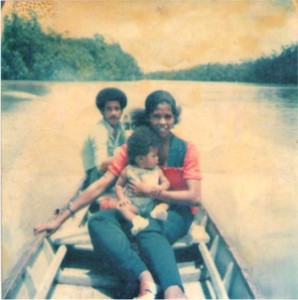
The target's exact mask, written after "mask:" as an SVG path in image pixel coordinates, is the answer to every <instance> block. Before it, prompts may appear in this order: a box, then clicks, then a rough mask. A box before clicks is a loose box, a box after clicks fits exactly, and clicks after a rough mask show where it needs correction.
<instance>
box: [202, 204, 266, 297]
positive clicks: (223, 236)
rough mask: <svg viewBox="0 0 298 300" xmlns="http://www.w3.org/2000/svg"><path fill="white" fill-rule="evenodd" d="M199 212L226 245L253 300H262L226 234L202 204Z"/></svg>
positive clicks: (261, 295) (258, 288) (254, 282)
mask: <svg viewBox="0 0 298 300" xmlns="http://www.w3.org/2000/svg"><path fill="white" fill-rule="evenodd" d="M200 210H203V211H204V214H205V215H206V216H207V217H208V220H209V222H211V223H212V224H213V226H214V228H215V230H216V231H217V232H218V234H219V236H220V238H221V239H222V241H223V242H224V243H225V245H226V249H227V250H228V251H229V252H230V253H231V256H232V257H233V259H234V260H235V263H236V264H237V266H238V269H239V272H240V273H241V275H242V276H243V278H244V282H245V284H246V285H247V287H248V290H250V292H251V293H252V296H253V297H254V298H255V299H264V298H265V297H264V295H263V293H262V291H261V288H260V286H259V285H258V284H257V283H256V281H255V280H254V279H253V278H252V276H251V274H250V273H249V272H248V271H247V270H246V268H244V267H243V266H244V265H245V264H244V261H243V259H242V258H241V256H240V254H239V252H238V251H237V250H236V249H235V247H233V246H231V244H232V243H231V241H230V239H229V238H228V237H227V236H226V234H225V233H224V232H223V230H221V229H219V228H218V226H217V225H216V222H214V219H215V218H214V216H212V215H211V214H210V212H208V211H207V209H206V208H205V206H204V205H203V204H202V205H200Z"/></svg>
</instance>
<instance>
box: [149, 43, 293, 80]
mask: <svg viewBox="0 0 298 300" xmlns="http://www.w3.org/2000/svg"><path fill="white" fill-rule="evenodd" d="M297 74H298V45H297V44H295V45H290V46H287V47H283V49H282V51H281V53H280V54H276V53H274V54H272V55H271V56H267V57H260V58H258V59H256V60H251V61H245V62H242V63H233V64H219V63H210V64H204V65H199V66H195V67H193V68H191V69H187V70H179V71H175V72H173V71H170V72H154V73H150V74H147V75H146V78H148V79H167V80H198V81H234V82H253V83H283V84H295V83H296V84H297V83H298V79H297Z"/></svg>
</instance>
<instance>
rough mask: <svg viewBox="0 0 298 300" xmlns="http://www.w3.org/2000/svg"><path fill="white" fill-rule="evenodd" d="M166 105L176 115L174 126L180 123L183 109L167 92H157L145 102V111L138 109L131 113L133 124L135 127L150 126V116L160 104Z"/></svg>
mask: <svg viewBox="0 0 298 300" xmlns="http://www.w3.org/2000/svg"><path fill="white" fill-rule="evenodd" d="M162 103H166V104H168V105H169V106H170V107H171V110H172V113H173V115H174V124H177V123H178V122H179V117H180V113H181V108H180V107H177V105H176V101H175V99H174V97H173V96H172V95H171V94H170V93H169V92H167V91H163V90H157V91H154V92H152V93H151V94H149V95H148V96H147V98H146V101H145V109H136V110H134V111H132V113H131V119H132V124H133V126H134V127H137V126H142V125H146V126H148V125H150V124H149V116H150V114H151V113H153V112H154V110H155V109H156V108H157V106H158V105H159V104H162Z"/></svg>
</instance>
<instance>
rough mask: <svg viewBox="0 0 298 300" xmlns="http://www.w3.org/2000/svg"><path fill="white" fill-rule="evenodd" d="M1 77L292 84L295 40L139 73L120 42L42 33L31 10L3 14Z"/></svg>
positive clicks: (297, 57) (297, 56)
mask: <svg viewBox="0 0 298 300" xmlns="http://www.w3.org/2000/svg"><path fill="white" fill-rule="evenodd" d="M1 47H2V51H1V72H2V79H4V80H53V81H55V80H57V81H59V80H64V81H100V80H138V79H157V80H193V81H232V82H253V83H283V84H297V81H298V80H297V70H298V66H297V62H298V45H297V44H293V45H289V46H286V47H283V48H282V50H281V53H279V54H276V53H274V54H272V55H269V56H263V57H260V58H258V59H256V60H249V61H243V62H240V63H230V64H219V63H208V64H204V65H198V66H195V67H192V68H190V69H185V70H178V71H169V72H162V71H161V72H153V73H147V74H144V73H143V72H142V70H141V69H140V67H139V66H138V63H137V61H136V60H135V58H134V57H133V56H131V55H130V54H128V53H126V52H125V51H123V50H122V49H121V47H120V46H119V44H117V43H114V44H108V43H106V42H105V40H104V38H103V37H102V36H101V35H99V34H97V35H95V36H94V37H93V38H81V39H74V38H68V37H65V36H63V35H62V34H57V33H55V32H53V31H50V32H48V33H45V32H44V31H43V30H42V28H41V25H40V23H39V21H38V19H37V17H36V15H34V14H33V13H32V14H31V17H30V18H28V19H25V18H22V17H20V16H18V15H17V14H16V13H14V14H12V15H11V16H10V17H9V16H5V17H4V26H3V31H2V41H1Z"/></svg>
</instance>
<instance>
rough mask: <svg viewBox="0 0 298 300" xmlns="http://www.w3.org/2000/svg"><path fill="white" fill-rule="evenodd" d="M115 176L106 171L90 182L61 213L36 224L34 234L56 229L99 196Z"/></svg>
mask: <svg viewBox="0 0 298 300" xmlns="http://www.w3.org/2000/svg"><path fill="white" fill-rule="evenodd" d="M115 178H116V176H115V175H114V174H113V173H111V172H110V171H107V172H106V173H105V174H104V175H103V176H102V177H101V178H100V179H99V180H97V181H95V182H94V183H92V184H91V185H90V186H89V187H88V188H87V189H86V190H85V191H83V192H82V193H81V194H80V195H79V197H78V198H77V199H76V200H75V201H74V202H72V203H71V205H70V206H69V207H68V209H66V210H65V211H64V212H63V213H62V214H61V215H58V216H57V218H56V219H55V220H52V221H50V222H47V223H44V224H40V225H37V226H36V227H35V228H34V234H38V233H40V232H43V231H48V232H50V233H52V232H54V231H56V230H57V229H58V228H59V227H60V226H61V225H62V224H63V223H64V222H65V221H66V220H67V219H68V217H69V216H70V215H72V214H74V213H75V212H76V211H78V210H80V209H81V208H83V207H84V206H86V205H88V204H90V203H91V202H92V201H93V200H95V199H96V198H97V197H99V196H100V195H101V194H102V193H103V192H104V191H105V190H106V188H107V187H108V186H110V185H111V184H112V183H113V182H114V180H115Z"/></svg>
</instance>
